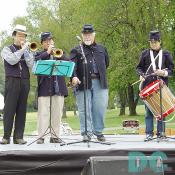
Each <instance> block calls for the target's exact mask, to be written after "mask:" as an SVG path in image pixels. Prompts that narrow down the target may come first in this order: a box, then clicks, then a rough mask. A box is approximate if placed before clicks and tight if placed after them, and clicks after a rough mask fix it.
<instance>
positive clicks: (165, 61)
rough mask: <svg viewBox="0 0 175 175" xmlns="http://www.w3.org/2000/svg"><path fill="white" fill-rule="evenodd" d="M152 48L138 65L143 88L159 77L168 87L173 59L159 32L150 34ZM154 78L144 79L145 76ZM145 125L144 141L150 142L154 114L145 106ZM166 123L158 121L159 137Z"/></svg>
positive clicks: (146, 51) (145, 52)
mask: <svg viewBox="0 0 175 175" xmlns="http://www.w3.org/2000/svg"><path fill="white" fill-rule="evenodd" d="M149 44H150V48H149V49H146V50H144V51H143V52H142V53H141V56H140V61H139V64H138V65H137V68H136V70H137V73H138V74H139V75H140V79H141V81H143V84H142V88H145V87H146V86H147V85H149V84H150V83H152V82H153V81H155V80H157V79H158V77H159V78H160V79H162V80H163V81H164V82H165V83H166V85H168V76H170V75H172V73H173V68H174V64H173V58H172V55H171V54H170V52H169V51H166V50H163V49H162V48H161V37H160V33H159V31H151V32H150V34H149ZM152 73H154V75H152V76H148V77H146V78H145V77H144V75H150V74H152ZM145 110H146V114H145V123H146V130H145V132H146V138H145V140H144V141H150V140H152V139H153V135H154V132H153V130H154V122H153V118H154V116H153V114H152V112H151V111H150V110H149V108H148V107H147V106H145ZM164 131H165V123H164V122H163V123H162V121H157V137H158V138H162V137H164V135H163V133H164Z"/></svg>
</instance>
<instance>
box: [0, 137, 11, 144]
mask: <svg viewBox="0 0 175 175" xmlns="http://www.w3.org/2000/svg"><path fill="white" fill-rule="evenodd" d="M0 144H2V145H7V144H10V139H4V138H2V140H1V141H0Z"/></svg>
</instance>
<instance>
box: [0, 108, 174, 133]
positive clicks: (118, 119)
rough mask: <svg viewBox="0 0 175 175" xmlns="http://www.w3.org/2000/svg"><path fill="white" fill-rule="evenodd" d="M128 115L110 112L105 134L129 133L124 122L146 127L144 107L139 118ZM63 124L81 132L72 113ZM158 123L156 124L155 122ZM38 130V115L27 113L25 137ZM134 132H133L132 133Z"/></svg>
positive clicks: (168, 125) (170, 125)
mask: <svg viewBox="0 0 175 175" xmlns="http://www.w3.org/2000/svg"><path fill="white" fill-rule="evenodd" d="M126 113H127V114H126V115H124V116H119V109H113V110H108V111H107V113H106V117H105V128H107V129H105V131H104V133H105V134H122V133H127V131H126V130H123V129H122V121H123V120H128V119H129V120H131V119H133V120H139V123H140V126H141V127H145V124H144V106H138V107H137V113H138V115H137V116H128V109H126ZM62 121H63V122H67V123H69V125H70V126H71V128H72V129H73V131H75V132H79V128H80V126H79V118H78V117H77V116H74V115H73V112H72V111H68V112H67V118H63V120H62ZM174 121H175V120H174V119H173V121H171V122H169V123H167V128H168V127H169V128H175V124H174ZM155 123H156V122H155ZM36 130H37V113H36V112H29V113H27V120H26V127H25V135H33V134H36ZM131 132H132V131H131ZM2 133H3V127H2V121H0V135H1V136H2Z"/></svg>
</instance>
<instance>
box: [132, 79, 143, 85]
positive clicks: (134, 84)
mask: <svg viewBox="0 0 175 175" xmlns="http://www.w3.org/2000/svg"><path fill="white" fill-rule="evenodd" d="M140 81H141V80H138V81H136V82H134V83H132V84H131V86H133V85H135V84H137V83H139V82H140Z"/></svg>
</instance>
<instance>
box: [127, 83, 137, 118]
mask: <svg viewBox="0 0 175 175" xmlns="http://www.w3.org/2000/svg"><path fill="white" fill-rule="evenodd" d="M138 99H139V97H137V98H136V99H135V98H134V89H133V86H131V85H130V84H129V85H128V106H129V115H131V116H133V115H137V112H136V106H137V103H138Z"/></svg>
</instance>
